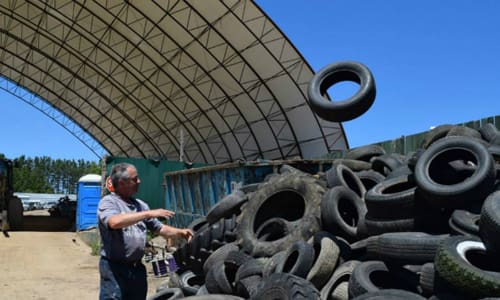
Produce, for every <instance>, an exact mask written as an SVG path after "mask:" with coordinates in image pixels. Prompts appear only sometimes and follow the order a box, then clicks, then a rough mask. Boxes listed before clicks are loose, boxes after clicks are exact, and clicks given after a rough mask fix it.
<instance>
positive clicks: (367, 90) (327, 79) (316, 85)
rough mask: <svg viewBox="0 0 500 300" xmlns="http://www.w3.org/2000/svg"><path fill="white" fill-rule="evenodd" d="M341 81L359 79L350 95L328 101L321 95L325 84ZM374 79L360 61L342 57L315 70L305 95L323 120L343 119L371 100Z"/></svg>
mask: <svg viewBox="0 0 500 300" xmlns="http://www.w3.org/2000/svg"><path fill="white" fill-rule="evenodd" d="M341 81H354V82H356V83H359V85H360V87H359V90H358V92H357V93H356V94H355V95H353V96H352V97H350V98H348V99H346V100H343V101H338V102H332V101H330V100H329V99H327V98H326V97H325V96H326V94H327V90H328V88H330V87H331V86H333V85H334V84H336V83H338V82H341ZM375 94H376V89H375V80H374V79H373V75H372V73H371V72H370V70H369V69H368V68H367V67H366V66H364V65H363V64H361V63H358V62H353V61H343V62H338V63H333V64H330V65H328V66H326V67H324V68H322V69H321V70H319V71H318V72H317V73H316V74H315V75H314V76H313V78H312V79H311V81H310V82H309V86H308V89H307V95H308V98H309V105H310V106H311V109H312V110H313V111H314V112H315V113H316V114H317V115H318V116H319V117H320V118H322V119H323V120H327V121H331V122H345V121H349V120H352V119H355V118H357V117H359V116H360V115H362V114H363V113H365V112H366V111H367V110H368V109H369V108H370V107H371V106H372V104H373V101H374V100H375Z"/></svg>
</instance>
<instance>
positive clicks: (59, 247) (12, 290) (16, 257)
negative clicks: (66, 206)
mask: <svg viewBox="0 0 500 300" xmlns="http://www.w3.org/2000/svg"><path fill="white" fill-rule="evenodd" d="M30 214H31V215H34V216H32V217H31V216H25V225H26V226H25V230H24V231H10V232H9V233H8V237H7V236H4V235H0V299H21V300H25V299H36V300H45V299H47V300H49V299H50V300H52V299H56V300H57V299H79V300H86V299H89V300H95V299H98V298H99V271H98V262H99V257H98V256H93V255H91V251H92V249H91V247H90V246H88V245H87V244H86V243H84V242H83V240H81V239H80V238H79V236H78V235H77V233H76V232H74V231H71V224H70V223H68V221H67V220H65V221H64V220H59V219H55V220H54V219H53V218H52V219H51V217H49V216H48V215H45V214H44V213H36V212H30ZM26 220H27V221H26ZM51 222H52V223H51ZM146 267H147V268H148V284H149V292H148V296H149V295H152V294H153V293H154V291H155V289H156V287H157V286H158V285H159V284H162V283H163V282H164V281H165V280H166V277H160V278H156V277H154V273H153V272H152V267H151V266H149V265H148V264H146Z"/></svg>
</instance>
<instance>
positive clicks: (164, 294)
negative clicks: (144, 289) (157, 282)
mask: <svg viewBox="0 0 500 300" xmlns="http://www.w3.org/2000/svg"><path fill="white" fill-rule="evenodd" d="M174 299H184V294H183V293H182V290H181V289H180V288H165V289H162V290H160V291H158V292H156V293H155V294H153V295H151V296H149V297H148V298H147V300H174Z"/></svg>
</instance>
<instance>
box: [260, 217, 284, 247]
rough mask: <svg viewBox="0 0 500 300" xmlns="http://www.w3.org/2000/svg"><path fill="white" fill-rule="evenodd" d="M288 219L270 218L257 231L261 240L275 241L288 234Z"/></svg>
mask: <svg viewBox="0 0 500 300" xmlns="http://www.w3.org/2000/svg"><path fill="white" fill-rule="evenodd" d="M287 223H288V222H287V220H285V219H283V218H270V219H268V220H266V221H265V222H264V223H262V225H260V226H259V228H257V230H256V231H255V236H256V237H257V239H258V240H259V241H275V240H277V239H280V238H282V237H284V236H286V235H287V234H288V233H289V232H288V228H287Z"/></svg>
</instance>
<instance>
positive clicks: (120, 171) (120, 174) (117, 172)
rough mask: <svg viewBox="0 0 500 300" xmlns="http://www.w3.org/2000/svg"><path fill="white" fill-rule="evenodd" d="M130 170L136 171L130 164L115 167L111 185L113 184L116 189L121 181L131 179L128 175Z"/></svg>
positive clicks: (112, 171) (112, 170)
mask: <svg viewBox="0 0 500 300" xmlns="http://www.w3.org/2000/svg"><path fill="white" fill-rule="evenodd" d="M128 168H133V169H136V168H135V166H134V165H132V164H129V163H119V164H116V165H114V166H113V168H112V169H111V174H110V175H109V176H110V177H111V183H113V186H114V187H117V186H118V181H119V180H120V179H129V178H130V174H129V173H128V170H127V169H128Z"/></svg>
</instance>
